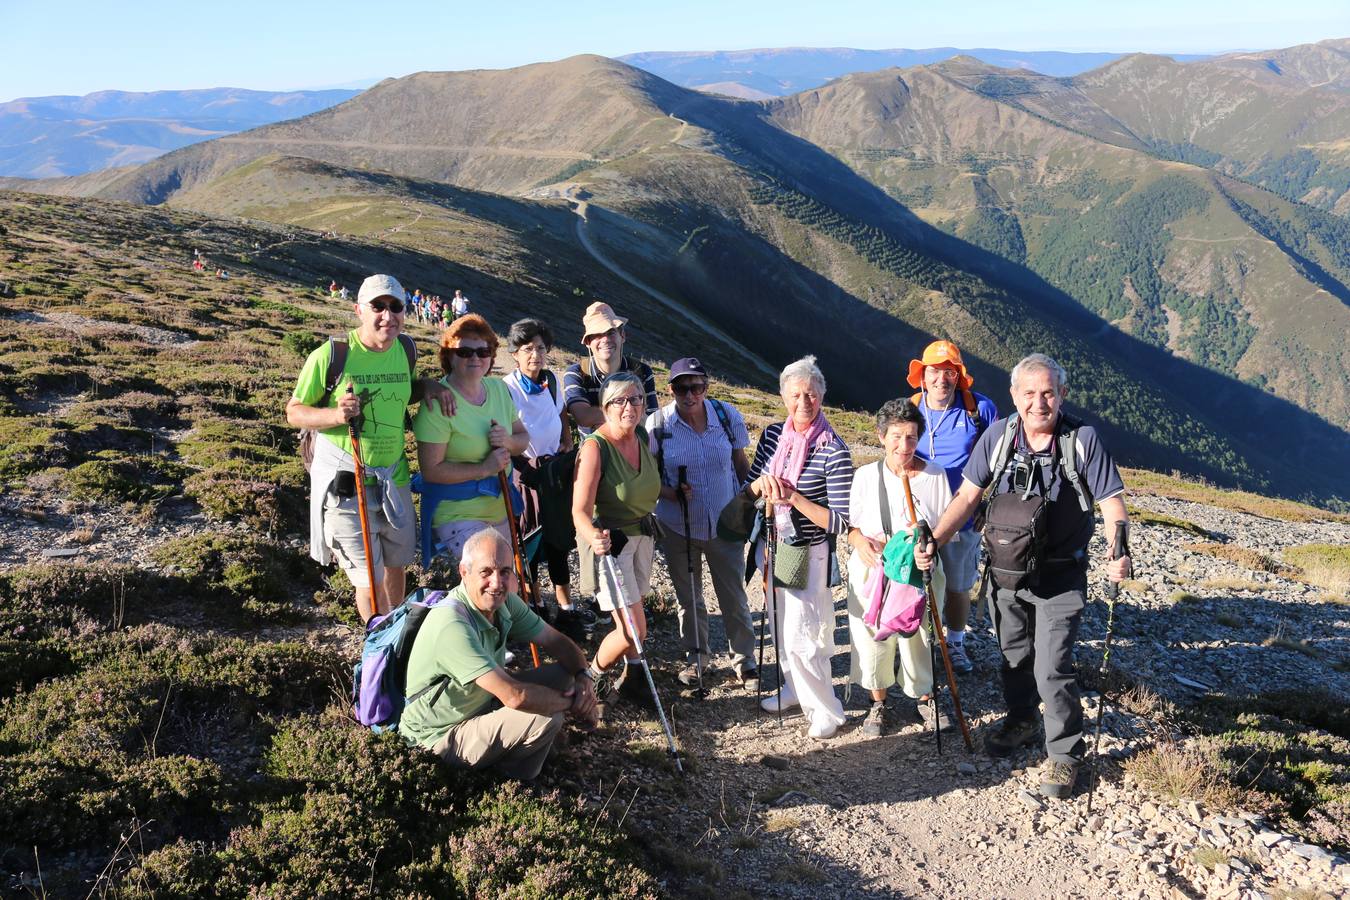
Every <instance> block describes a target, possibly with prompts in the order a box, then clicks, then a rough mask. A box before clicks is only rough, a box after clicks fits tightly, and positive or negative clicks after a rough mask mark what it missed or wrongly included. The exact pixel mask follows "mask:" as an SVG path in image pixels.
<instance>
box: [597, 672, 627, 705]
mask: <svg viewBox="0 0 1350 900" xmlns="http://www.w3.org/2000/svg"><path fill="white" fill-rule="evenodd" d="M616 670H618V671H616ZM622 671H623V669H622V667H621V666H611V667H610V668H608V669H606V670H605V671H603V672H601V673H600V676H599V677H598V678H596V679H595V699H596V700H599V701H600V702H601V703H604V702H606V701H608V700H612V699H614V695H615V694H616V693H618V691H619V672H622Z"/></svg>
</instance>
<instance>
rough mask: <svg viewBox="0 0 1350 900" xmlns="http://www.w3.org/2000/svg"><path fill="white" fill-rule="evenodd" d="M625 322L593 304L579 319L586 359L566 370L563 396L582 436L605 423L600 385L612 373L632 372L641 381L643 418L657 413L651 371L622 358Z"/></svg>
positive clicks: (654, 381) (639, 363)
mask: <svg viewBox="0 0 1350 900" xmlns="http://www.w3.org/2000/svg"><path fill="white" fill-rule="evenodd" d="M627 322H628V320H627V319H621V318H619V317H618V316H616V315H614V310H612V309H610V308H609V304H608V303H592V304H591V305H590V306H588V307H586V315H585V316H583V317H582V319H581V327H582V334H581V342H582V343H583V344H585V345H586V350H587V353H588V354H589V355H588V357H587V358H586V359H584V360H582V361H581V362H579V363H573V364H572V365H570V366H568V367H567V371H566V372H564V373H563V396H564V398H565V399H566V401H567V412H568V414H569V415H570V416H571V417H572V419H573V421H575V422H576V423H577V429H578V430H579V431H580V432H581V433H582V434H583V435H586V434H590V433H591V431H593V430H594V429H595V428H596V427H597V426H599V425H600V423H602V422H604V421H605V411H604V410H603V409H601V408H600V399H599V398H600V383H601V382H602V381H604V380H605V378H606V377H607V376H609V375H613V374H614V373H615V372H632V373H633V374H635V375H637V377H638V378H639V379H640V380H641V382H642V386H643V390H644V391H645V392H646V408H645V409H644V410H643V411H642V413H643V415H644V416H645V415H646V414H647V413H652V412H656V410H657V408H658V406H659V405H660V404H659V402H658V401H657V399H656V376H654V375H653V374H652V370H651V368H650V367H649V366H648V365H647V364H646V363H644V362H641V361H630V360H629V359H628V357H626V356H624V355H623V345H624V340H625V338H626V336H625V333H624V325H625V324H627Z"/></svg>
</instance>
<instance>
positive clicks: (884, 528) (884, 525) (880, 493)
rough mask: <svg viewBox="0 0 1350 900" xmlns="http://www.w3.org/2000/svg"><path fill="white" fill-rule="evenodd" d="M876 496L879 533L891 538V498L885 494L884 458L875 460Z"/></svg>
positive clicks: (887, 538) (888, 538)
mask: <svg viewBox="0 0 1350 900" xmlns="http://www.w3.org/2000/svg"><path fill="white" fill-rule="evenodd" d="M877 497H878V498H879V499H880V500H881V533H882V534H884V535H886V540H888V541H889V540H890V539H891V533H892V532H891V498H890V497H889V496H887V494H886V460H884V459H879V460H877Z"/></svg>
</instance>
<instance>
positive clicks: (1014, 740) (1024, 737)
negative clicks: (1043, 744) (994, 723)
mask: <svg viewBox="0 0 1350 900" xmlns="http://www.w3.org/2000/svg"><path fill="white" fill-rule="evenodd" d="M1037 731H1039V725H1038V723H1037V722H1036V720H1035V718H1030V719H1014V718H1013V717H1012V716H1004V718H1003V721H1002V722H1000V723H999V726H998V729H997V730H996V731H994V732H993V733H992V734H990V735H989V736H988V737H987V738H985V740H984V747H985V749H986V750H987V751H988V752H989V755H990V756H1010V755H1011V754H1012V752H1013V751H1014V750H1016V749H1017V748H1018V747H1022V746H1025V745H1027V744H1030V743H1031V742H1032V741H1034V740H1036V733H1037Z"/></svg>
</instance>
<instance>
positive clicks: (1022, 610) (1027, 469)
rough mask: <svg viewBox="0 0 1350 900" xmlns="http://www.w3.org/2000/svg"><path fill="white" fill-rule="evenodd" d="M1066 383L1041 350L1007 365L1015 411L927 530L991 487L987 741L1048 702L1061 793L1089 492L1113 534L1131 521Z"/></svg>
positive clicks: (1122, 565)
mask: <svg viewBox="0 0 1350 900" xmlns="http://www.w3.org/2000/svg"><path fill="white" fill-rule="evenodd" d="M1068 390H1069V385H1068V376H1067V375H1066V374H1065V372H1064V369H1063V368H1062V367H1061V366H1060V365H1059V363H1057V362H1055V361H1054V360H1053V359H1051V358H1050V357H1048V356H1045V355H1044V354H1040V353H1033V354H1032V355H1030V356H1028V357H1027V358H1025V359H1023V360H1022V361H1021V362H1019V363H1018V364H1017V365H1016V367H1014V368H1013V371H1012V401H1013V405H1014V406H1015V407H1016V412H1015V413H1013V415H1011V416H1009V417H1008V418H1006V419H1000V420H999V421H997V422H994V423H993V424H992V425H991V426H990V427H989V430H988V431H987V432H986V433H985V434H984V436H983V437H981V438H980V440H979V442H978V443H977V444H976V445H975V449H974V450H973V451H972V453H971V456H970V462H968V463H967V464H966V468H965V471H964V472H963V473H962V479H963V481H962V484H961V489H960V490H959V491H958V492H957V494H956V499H955V500H953V501H952V505H951V506H950V507H948V509H947V512H946V513H945V514H944V515H943V516H942V521H941V522H939V523H938V524H937V526H936V527H934V529H933V538H934V540H935V541H936V542H937V543H938V545H941V544H944V543H946V542H947V541H948V540H949V539H951V537H952V536H953V535H954V534H956V533H957V531H959V530H960V528H961V527H962V526H963V525H964V524H965V523H966V521H967V520H969V518H970V516H971V514H972V513H973V512H974V511H975V508H976V507H977V506H978V505H979V503H980V500H981V499H982V497H983V495H984V493H985V491H986V489H992V493H991V499H990V502H989V506H988V507H987V509H986V510H985V513H984V541H985V549H986V551H987V552H988V553H989V557H990V565H991V569H990V571H991V573H992V575H993V580H994V584H995V586H996V593H995V599H994V607H995V622H996V623H997V626H998V639H999V646H1000V647H1001V648H1002V650H1003V673H1002V674H1003V697H1004V700H1005V701H1006V702H1007V704H1008V715H1007V717H1006V718H1005V719H1004V720H1003V722H1002V723H1001V725H1000V726H999V728H998V729H997V730H996V731H995V732H994V733H993V734H991V735H989V737H988V739H987V740H986V746H987V748H988V750H989V752H990V754H992V755H994V756H1007V755H1009V754H1011V753H1012V752H1013V751H1014V750H1015V749H1017V748H1018V747H1020V746H1022V745H1024V744H1029V743H1031V742H1032V741H1033V740H1035V738H1036V718H1037V716H1036V711H1037V706H1038V705H1039V704H1041V703H1044V704H1045V750H1046V755H1047V757H1048V759H1047V760H1046V763H1045V766H1044V767H1043V768H1042V769H1041V776H1040V778H1041V793H1042V794H1045V795H1046V796H1048V797H1057V798H1065V797H1068V796H1069V795H1070V794H1072V793H1073V786H1074V781H1075V779H1076V778H1077V777H1078V770H1079V768H1080V767H1081V766H1082V764H1083V755H1084V750H1085V745H1084V741H1083V711H1082V707H1081V705H1080V700H1079V692H1078V681H1077V673H1076V671H1075V668H1074V658H1073V645H1074V640H1075V638H1076V637H1077V634H1078V625H1079V621H1080V620H1081V619H1082V616H1083V606H1084V604H1085V603H1086V602H1087V570H1088V556H1087V548H1088V542H1089V541H1090V540H1091V539H1092V530H1093V527H1094V525H1095V521H1094V519H1093V514H1092V501H1093V498H1096V502H1097V504H1098V505H1099V506H1100V507H1101V511H1102V518H1103V520H1104V524H1105V528H1106V532H1107V533H1108V534H1110V533H1113V532H1114V530H1115V524H1116V523H1117V522H1125V521H1127V517H1126V513H1125V498H1124V490H1125V487H1124V485H1123V484H1122V483H1121V480H1120V473H1119V472H1118V471H1117V470H1116V464H1115V463H1114V462H1113V461H1112V459H1111V454H1110V453H1108V452H1107V450H1106V447H1105V446H1103V445H1102V443H1101V440H1100V439H1099V438H1098V436H1097V432H1096V430H1095V429H1094V428H1093V427H1092V426H1091V425H1086V424H1083V423H1082V422H1079V421H1078V420H1077V419H1073V418H1070V417H1069V416H1068V415H1066V414H1065V413H1064V412H1063V410H1062V406H1063V404H1064V398H1065V397H1066V396H1067V395H1068ZM996 536H997V537H996ZM1018 537H1020V538H1022V539H1020V540H1019V539H1017V538H1018ZM931 551H932V545H931V544H930V545H929V546H928V547H927V548H918V549H917V550H916V551H915V554H914V555H915V561H916V563H917V564H918V565H919V566H920V568H924V569H926V568H928V567H930V566H931V565H932V559H933V557H932V552H931ZM1106 572H1107V576H1108V577H1109V578H1110V580H1111V581H1115V582H1119V581H1121V580H1123V579H1124V578H1125V577H1126V576H1127V575H1128V574H1129V572H1130V557H1129V556H1128V555H1122V556H1121V557H1120V558H1118V559H1115V560H1111V561H1110V562H1108V563H1107V566H1106Z"/></svg>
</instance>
